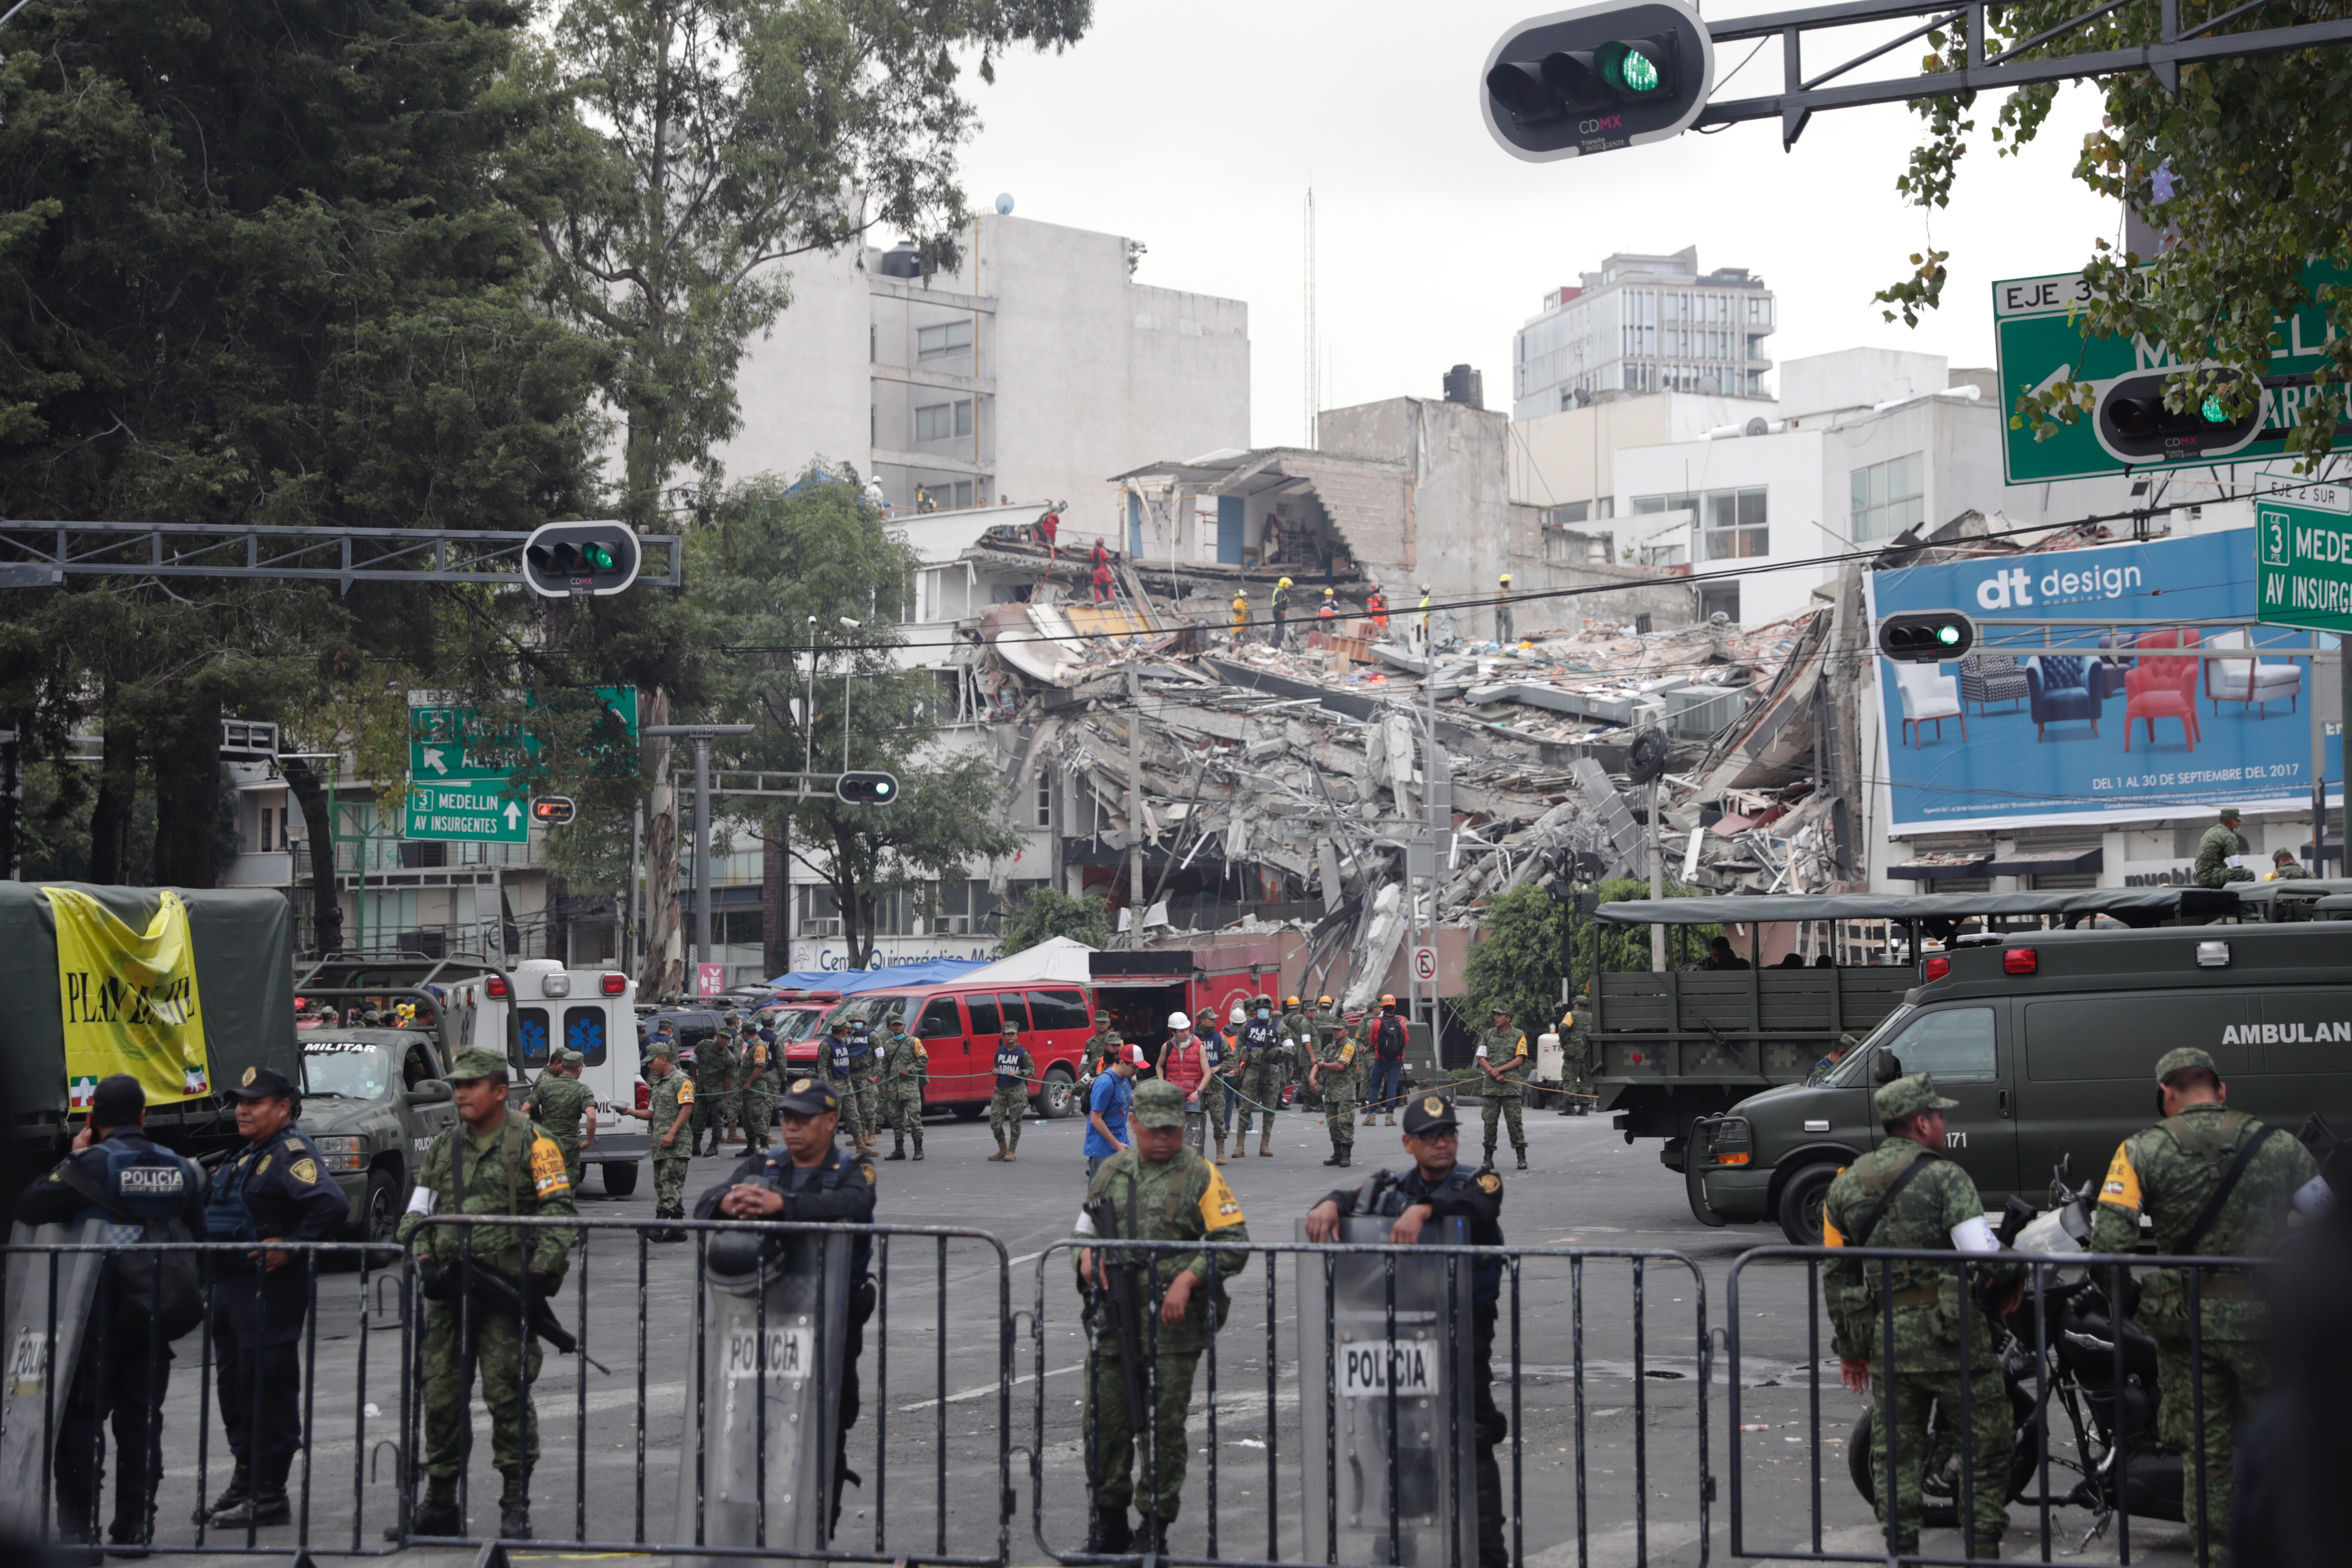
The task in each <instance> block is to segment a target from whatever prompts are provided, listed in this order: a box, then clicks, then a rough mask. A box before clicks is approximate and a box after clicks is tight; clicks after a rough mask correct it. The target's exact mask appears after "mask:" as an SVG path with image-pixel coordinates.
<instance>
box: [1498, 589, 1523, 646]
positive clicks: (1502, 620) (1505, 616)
mask: <svg viewBox="0 0 2352 1568" xmlns="http://www.w3.org/2000/svg"><path fill="white" fill-rule="evenodd" d="M1495 640H1496V642H1498V643H1501V644H1502V645H1503V646H1504V647H1510V646H1511V644H1513V643H1515V642H1517V641H1518V640H1519V639H1518V638H1517V637H1514V636H1513V635H1512V634H1511V574H1509V573H1508V572H1506V573H1504V574H1502V575H1501V576H1500V577H1498V578H1496V581H1495Z"/></svg>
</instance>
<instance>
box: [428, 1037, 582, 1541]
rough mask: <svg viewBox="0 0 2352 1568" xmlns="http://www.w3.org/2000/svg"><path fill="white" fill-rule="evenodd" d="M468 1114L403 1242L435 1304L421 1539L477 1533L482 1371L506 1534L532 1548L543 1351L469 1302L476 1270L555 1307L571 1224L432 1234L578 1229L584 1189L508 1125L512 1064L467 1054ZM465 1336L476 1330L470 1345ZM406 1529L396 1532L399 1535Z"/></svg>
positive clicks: (437, 1162)
mask: <svg viewBox="0 0 2352 1568" xmlns="http://www.w3.org/2000/svg"><path fill="white" fill-rule="evenodd" d="M449 1087H450V1089H451V1090H452V1091H453V1094H454V1098H455V1099H456V1100H457V1124H456V1125H455V1126H451V1127H446V1128H444V1129H442V1131H440V1133H439V1134H438V1135H437V1136H436V1137H435V1138H434V1140H433V1143H432V1146H431V1147H430V1148H428V1149H427V1150H426V1151H425V1168H424V1170H423V1171H422V1173H419V1175H418V1177H417V1184H416V1191H415V1194H413V1195H412V1196H411V1198H410V1200H409V1205H408V1212H407V1213H406V1214H405V1215H402V1216H401V1221H400V1240H401V1242H402V1244H403V1245H404V1246H406V1247H409V1249H410V1250H411V1252H412V1253H413V1254H414V1256H415V1260H416V1269H417V1277H418V1279H419V1281H420V1283H421V1286H422V1289H423V1291H424V1294H425V1344H424V1349H423V1351H422V1352H421V1354H420V1356H419V1361H420V1363H421V1366H422V1373H423V1376H422V1384H423V1386H422V1388H421V1389H420V1390H419V1394H420V1396H421V1398H422V1401H423V1404H424V1406H425V1455H424V1459H425V1464H424V1468H425V1479H426V1483H427V1491H426V1496H425V1501H424V1502H423V1503H422V1504H420V1505H419V1506H418V1507H417V1510H416V1512H415V1516H414V1521H415V1528H414V1531H413V1533H415V1534H417V1535H427V1536H451V1535H463V1534H465V1533H466V1521H465V1517H464V1516H463V1514H461V1513H460V1512H459V1510H458V1508H457V1476H458V1473H459V1472H460V1471H461V1470H463V1469H464V1468H465V1466H466V1456H467V1451H468V1450H469V1449H470V1448H471V1447H472V1446H473V1436H474V1432H473V1419H472V1415H471V1414H470V1412H469V1411H468V1409H467V1405H468V1404H469V1402H470V1398H471V1394H472V1389H473V1382H474V1371H475V1368H476V1366H477V1365H478V1366H479V1367H480V1369H481V1374H482V1403H483V1404H484V1405H488V1407H489V1413H490V1453H491V1458H492V1460H493V1462H494V1463H495V1464H496V1465H497V1467H498V1471H499V1477H500V1479H502V1480H504V1482H505V1488H504V1489H503V1490H502V1491H501V1492H500V1494H499V1538H500V1539H501V1540H506V1541H528V1540H530V1471H531V1467H532V1466H533V1465H535V1464H537V1463H538V1462H539V1417H538V1413H537V1412H536V1411H534V1410H533V1409H532V1408H531V1402H530V1384H532V1383H534V1382H536V1381H538V1378H539V1362H540V1348H539V1340H538V1338H537V1337H536V1336H535V1335H531V1334H530V1332H529V1331H527V1330H526V1329H525V1328H524V1327H523V1325H522V1324H521V1323H520V1322H518V1321H516V1319H514V1318H513V1317H510V1316H509V1315H507V1314H506V1313H504V1312H500V1311H489V1310H483V1308H482V1306H481V1304H480V1298H479V1297H478V1296H477V1297H476V1298H474V1299H473V1300H467V1296H466V1292H467V1289H469V1287H470V1284H471V1281H470V1278H469V1271H471V1272H473V1273H484V1272H486V1273H488V1274H489V1275H491V1276H493V1277H495V1279H496V1280H497V1281H498V1282H499V1283H501V1284H503V1286H504V1287H505V1288H506V1289H507V1290H508V1291H509V1293H519V1294H520V1296H521V1297H522V1299H524V1300H544V1299H545V1298H547V1297H550V1296H552V1295H553V1294H554V1293H555V1292H556V1290H557V1289H560V1288H561V1287H562V1283H563V1276H564V1273H565V1271H566V1269H567V1268H569V1267H570V1264H571V1258H572V1235H573V1233H572V1230H571V1229H570V1228H569V1227H566V1226H547V1227H544V1228H532V1229H524V1228H522V1227H520V1226H506V1227H501V1226H427V1225H425V1223H424V1222H425V1220H426V1219H428V1218H430V1217H431V1216H432V1215H436V1214H440V1215H523V1216H530V1215H551V1216H559V1217H562V1218H572V1217H574V1216H576V1215H577V1214H578V1212H579V1211H578V1210H577V1209H575V1208H574V1207H573V1206H572V1182H571V1178H570V1177H568V1176H567V1175H565V1173H564V1169H563V1151H562V1150H561V1149H559V1148H557V1147H556V1146H555V1140H553V1139H552V1138H550V1137H549V1136H547V1134H546V1133H544V1132H542V1131H540V1130H539V1129H538V1128H537V1127H534V1126H533V1125H531V1124H530V1122H528V1121H524V1120H523V1119H522V1118H520V1117H519V1116H509V1115H508V1114H507V1064H506V1060H505V1058H502V1057H499V1056H498V1055H496V1054H494V1053H492V1052H490V1051H486V1050H483V1049H481V1048H480V1047H474V1048H472V1049H469V1050H464V1051H460V1052H458V1053H457V1065H456V1066H455V1067H453V1068H451V1069H450V1072H449ZM461 1328H469V1329H470V1330H471V1331H472V1332H471V1335H470V1342H469V1339H468V1336H467V1335H465V1334H463V1333H461ZM395 1528H396V1527H395Z"/></svg>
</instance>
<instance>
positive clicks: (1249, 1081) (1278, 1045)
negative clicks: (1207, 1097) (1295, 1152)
mask: <svg viewBox="0 0 2352 1568" xmlns="http://www.w3.org/2000/svg"><path fill="white" fill-rule="evenodd" d="M1288 1071H1289V1069H1288V1068H1287V1067H1286V1066H1285V1064H1284V1061H1283V1055H1282V1026H1281V1025H1279V1024H1277V1023H1276V1022H1275V1020H1274V998H1272V997H1271V996H1260V997H1257V998H1255V1000H1254V1001H1253V1002H1252V1004H1251V1005H1250V1010H1249V1016H1248V1017H1246V1018H1244V1019H1243V1020H1242V1072H1241V1102H1242V1124H1241V1128H1240V1130H1239V1131H1236V1132H1235V1133H1234V1153H1235V1154H1236V1155H1238V1154H1239V1153H1240V1152H1241V1150H1242V1146H1243V1145H1244V1143H1247V1142H1249V1131H1250V1116H1251V1113H1252V1112H1253V1111H1262V1112H1264V1114H1265V1130H1264V1131H1261V1132H1260V1133H1259V1134H1258V1141H1257V1152H1258V1153H1259V1154H1260V1155H1261V1156H1264V1157H1269V1158H1270V1157H1271V1156H1272V1155H1273V1153H1274V1112H1275V1108H1276V1106H1278V1105H1280V1104H1281V1103H1282V1086H1283V1084H1284V1083H1285V1082H1286V1081H1287V1074H1288Z"/></svg>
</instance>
